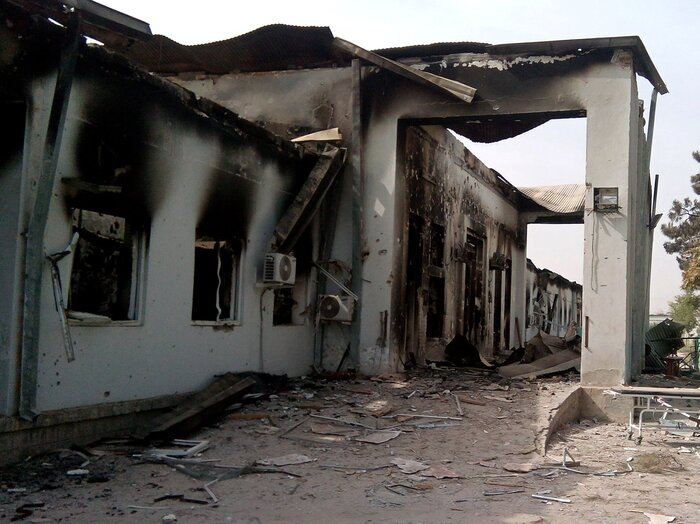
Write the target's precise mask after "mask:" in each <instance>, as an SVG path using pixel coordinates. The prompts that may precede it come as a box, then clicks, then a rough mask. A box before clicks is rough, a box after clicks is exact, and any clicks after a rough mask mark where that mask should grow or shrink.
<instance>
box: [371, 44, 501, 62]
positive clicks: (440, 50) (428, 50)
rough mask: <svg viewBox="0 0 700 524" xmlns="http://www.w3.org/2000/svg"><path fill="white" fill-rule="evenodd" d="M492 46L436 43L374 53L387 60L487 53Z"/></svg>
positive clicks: (392, 48) (391, 48)
mask: <svg viewBox="0 0 700 524" xmlns="http://www.w3.org/2000/svg"><path fill="white" fill-rule="evenodd" d="M489 47H491V44H485V43H482V42H436V43H434V44H418V45H411V46H405V47H387V48H385V49H374V50H373V52H374V53H377V54H378V55H382V56H383V57H385V58H391V59H392V60H393V59H396V58H408V57H431V56H444V55H455V54H458V53H486V50H487V49H488V48H489Z"/></svg>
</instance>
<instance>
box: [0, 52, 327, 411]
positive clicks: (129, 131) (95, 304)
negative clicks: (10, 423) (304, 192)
mask: <svg viewBox="0 0 700 524" xmlns="http://www.w3.org/2000/svg"><path fill="white" fill-rule="evenodd" d="M15 56H17V57H20V58H19V59H21V60H23V58H22V57H26V56H30V55H29V54H27V53H22V52H18V53H16V55H15ZM22 64H23V66H22V68H20V69H21V70H22V79H21V82H20V81H18V84H21V85H22V88H21V89H17V90H13V91H12V93H8V92H7V91H6V90H3V91H2V93H3V94H4V95H5V96H4V98H3V100H2V103H3V104H5V105H8V104H9V106H8V107H10V106H11V108H12V109H11V110H10V109H8V111H6V112H4V114H5V115H10V114H11V115H13V116H12V118H9V116H8V121H7V123H8V129H9V130H11V136H12V140H7V141H6V142H5V143H4V149H3V151H2V152H0V153H1V155H2V159H0V163H1V165H0V184H1V185H2V188H3V192H2V194H3V198H6V199H7V205H3V207H2V214H3V215H2V223H3V230H4V231H6V230H5V226H7V228H8V229H7V231H6V232H7V233H9V234H6V235H3V238H4V239H6V241H7V243H8V246H5V247H7V248H8V249H7V250H4V252H5V253H12V252H13V250H14V251H15V252H17V251H18V250H21V248H22V245H23V244H22V239H21V237H20V232H21V231H22V230H23V228H25V227H26V223H27V220H28V214H27V212H26V209H31V208H30V207H29V208H27V206H26V205H25V203H27V202H28V203H30V202H31V200H32V198H33V195H32V191H33V189H32V187H33V184H32V176H34V175H33V173H36V171H37V169H36V168H37V167H39V166H41V162H42V156H41V153H42V144H43V136H44V129H45V126H46V117H47V115H48V112H49V108H50V105H51V95H52V84H53V81H54V75H55V70H51V68H47V67H46V64H45V63H43V62H39V63H38V65H37V67H36V68H34V69H32V65H31V64H27V63H24V62H22ZM207 104H208V105H207ZM10 124H11V125H10ZM10 128H11V129H10ZM315 159H316V157H315V155H312V154H309V153H305V152H304V151H303V150H302V149H301V148H299V147H297V146H293V145H290V144H288V143H287V142H285V141H281V140H279V139H278V138H276V137H274V135H272V134H270V133H269V132H267V131H265V130H264V129H261V128H259V127H256V126H254V125H252V124H251V123H249V122H246V121H243V120H242V119H240V118H239V117H238V116H237V115H235V114H233V113H231V112H226V111H225V110H222V108H218V109H217V108H216V107H214V106H213V105H212V104H211V103H210V102H206V101H204V100H203V99H199V98H197V97H195V96H194V95H193V94H192V93H189V92H187V91H185V90H184V89H182V88H180V87H177V86H174V85H172V84H169V83H168V82H166V81H163V80H161V79H159V78H157V77H152V76H151V75H148V74H147V73H145V72H143V71H139V70H136V69H133V67H132V66H131V65H130V64H128V62H126V61H124V60H123V59H120V58H118V57H114V56H111V55H110V54H109V53H107V52H105V51H103V50H101V49H93V48H86V47H83V48H81V52H80V56H79V58H78V66H77V73H76V77H75V82H74V86H73V89H72V92H71V99H70V103H69V107H68V115H67V119H66V125H65V129H64V132H63V141H62V147H61V150H60V156H59V162H58V169H57V172H56V176H55V184H54V190H53V199H52V202H51V207H50V210H49V218H48V222H47V228H46V234H45V250H46V252H47V253H56V252H59V251H62V250H63V249H65V247H66V245H67V244H68V243H69V241H70V240H71V238H72V236H73V233H74V232H76V231H77V232H79V234H80V239H79V240H78V242H77V244H76V245H75V247H74V250H73V252H72V253H71V255H70V256H67V257H65V258H64V259H63V260H62V261H61V262H60V263H59V270H60V274H61V277H62V280H63V297H64V301H65V303H66V304H67V305H68V308H69V310H70V311H69V317H70V320H69V324H70V330H71V333H72V336H73V345H74V348H73V349H74V352H75V360H74V361H72V362H68V361H67V360H66V355H65V351H64V348H63V344H62V343H61V341H62V339H63V337H62V332H61V326H60V322H59V317H58V314H57V312H56V309H55V306H54V297H53V289H52V279H51V276H50V274H49V272H48V265H47V267H46V270H45V273H44V275H43V284H42V293H41V302H42V317H41V324H40V332H39V364H38V371H37V373H38V390H37V409H39V410H40V411H43V410H51V409H61V408H67V407H75V406H84V405H94V404H100V403H108V402H118V401H129V400H136V399H143V398H148V397H154V396H158V395H163V394H171V393H174V392H185V391H191V390H193V389H196V388H198V387H200V386H201V385H202V384H204V383H205V382H207V381H208V380H210V378H211V376H212V375H215V374H217V373H221V372H224V371H243V370H265V371H269V372H278V373H279V372H287V373H290V374H303V373H306V372H308V370H309V368H310V366H311V363H312V360H313V355H312V351H311V348H312V346H313V333H312V330H311V329H310V328H309V326H308V323H303V324H302V325H294V326H281V327H279V328H276V329H277V331H275V332H271V333H270V334H269V335H268V336H267V337H265V338H264V340H261V337H260V336H259V334H260V323H261V322H262V323H263V324H265V325H270V326H272V325H273V318H272V317H273V314H272V310H273V305H272V302H271V300H272V295H271V294H263V292H262V290H261V289H260V288H258V287H256V283H257V282H258V280H259V271H260V266H261V264H262V259H263V256H264V253H265V251H266V250H267V249H269V242H270V239H271V237H272V232H273V230H274V227H275V225H276V221H277V220H278V218H279V217H280V216H281V214H282V212H283V211H284V209H285V207H286V206H287V205H288V204H289V203H290V202H291V201H292V199H293V198H294V196H295V194H296V191H297V190H298V188H299V187H300V186H301V184H303V182H304V180H305V178H306V176H307V175H308V172H309V171H310V169H311V167H312V166H313V165H314V162H315ZM20 189H21V190H20ZM23 207H24V208H25V212H22V211H21V208H23ZM13 224H14V226H16V227H15V229H16V234H15V233H13V232H12V231H11V230H12V229H13V227H14V226H13ZM315 242H316V239H315V236H312V238H310V239H307V241H306V242H305V243H304V248H305V249H312V248H313V246H314V245H315ZM222 246H223V247H225V248H226V251H225V250H224V249H219V247H222ZM198 249H205V250H210V251H211V250H212V249H216V250H217V251H216V253H220V252H221V253H224V252H225V253H228V255H226V256H228V259H226V260H224V262H225V265H226V267H231V268H232V269H231V273H235V278H236V279H237V285H236V286H234V285H233V284H232V283H224V287H225V288H226V291H227V292H229V294H230V296H229V297H228V298H230V299H231V300H234V301H235V308H236V311H235V314H234V312H233V306H232V305H231V303H230V302H229V303H227V302H225V301H222V304H224V305H225V307H227V308H228V309H229V310H231V311H230V312H228V313H227V314H226V315H224V316H221V315H220V314H218V313H217V314H218V315H219V316H217V317H215V318H214V319H213V320H211V321H204V322H199V321H198V320H199V319H197V318H194V316H195V315H194V314H193V305H192V302H193V295H194V289H196V287H197V283H196V279H197V275H196V272H195V266H196V265H197V262H196V256H195V255H196V252H197V250H198ZM17 257H19V255H18V256H17ZM17 257H13V256H10V257H7V258H6V257H3V264H5V262H8V263H11V265H12V267H9V268H7V269H8V271H7V272H6V273H5V272H4V271H3V275H6V276H7V278H8V279H12V280H13V282H12V284H11V285H9V286H8V289H10V290H12V293H8V294H7V296H8V301H9V300H10V298H9V297H10V296H11V297H12V302H15V301H17V293H20V294H21V287H19V286H20V284H19V283H18V282H20V280H19V279H20V278H21V274H22V269H21V264H20V265H17V264H16V263H15V260H14V259H17V260H19V261H20V262H21V258H17ZM231 257H235V260H232V258H231ZM200 258H201V257H200ZM204 258H205V259H206V257H204ZM210 258H211V257H210ZM200 265H201V264H200ZM209 266H213V267H216V259H214V262H213V263H209ZM308 266H309V265H308V264H306V265H304V264H302V266H301V270H302V272H304V271H306V272H307V273H308V271H309V270H310V268H309V267H308ZM3 269H5V268H3ZM78 274H79V275H80V277H81V278H82V281H81V279H79V278H76V275H78ZM210 280H211V279H210ZM307 280H308V279H307ZM305 282H306V281H305ZM217 285H219V284H214V285H213V289H214V290H215V291H216V292H217V293H218V290H217ZM304 285H305V289H306V286H307V284H304ZM308 286H311V282H308ZM91 287H92V289H91ZM3 288H4V286H3ZM96 288H99V289H100V290H101V291H100V293H99V294H95V293H94V292H93V290H94V289H96ZM92 295H96V296H92ZM300 296H302V300H301V301H302V302H303V303H301V304H300V308H301V309H302V310H303V309H304V308H306V307H307V305H308V304H307V303H306V297H305V293H302V294H301V295H300ZM86 297H87V298H93V299H94V300H83V299H85V298H86ZM223 298H227V297H223ZM211 300H212V301H213V300H214V299H213V298H212V299H211ZM11 308H14V304H11V305H10V306H8V308H7V309H8V311H6V308H5V304H3V305H2V312H3V318H6V319H10V320H9V322H10V328H9V330H8V329H5V325H4V324H3V329H2V330H1V331H0V335H2V337H3V353H2V354H0V385H1V386H2V390H3V391H8V392H14V391H16V389H17V384H18V380H19V376H18V372H17V370H16V368H15V367H12V365H11V364H12V363H13V362H16V361H17V355H18V351H19V343H18V341H17V340H14V342H13V341H10V342H11V343H9V344H7V345H6V344H5V342H6V340H5V339H6V338H7V333H8V332H9V333H10V334H12V333H15V331H16V326H17V319H16V318H14V316H13V315H14V312H15V309H11ZM5 313H7V315H6V314H5ZM10 338H12V336H10ZM7 348H9V349H8V351H6V349H7ZM2 398H3V399H6V400H7V403H8V406H6V409H5V411H6V412H7V413H8V414H11V413H12V412H13V409H14V408H13V406H12V404H13V403H14V397H13V395H12V394H9V393H8V394H7V395H5V394H3V395H2Z"/></svg>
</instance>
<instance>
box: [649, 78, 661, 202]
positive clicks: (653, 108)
mask: <svg viewBox="0 0 700 524" xmlns="http://www.w3.org/2000/svg"><path fill="white" fill-rule="evenodd" d="M658 95H659V91H658V90H657V89H656V88H654V90H653V91H652V92H651V103H650V105H649V125H648V126H647V141H646V166H647V171H650V170H651V145H652V141H653V139H654V122H655V121H656V98H657V97H658ZM652 216H653V215H652Z"/></svg>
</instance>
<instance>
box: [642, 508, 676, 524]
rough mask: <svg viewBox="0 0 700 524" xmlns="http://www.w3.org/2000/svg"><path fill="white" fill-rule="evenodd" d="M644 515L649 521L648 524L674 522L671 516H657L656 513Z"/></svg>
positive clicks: (645, 513) (674, 518)
mask: <svg viewBox="0 0 700 524" xmlns="http://www.w3.org/2000/svg"><path fill="white" fill-rule="evenodd" d="M644 515H645V516H646V517H647V518H648V519H649V524H669V523H670V522H674V521H675V520H676V517H674V516H671V515H659V514H657V513H647V512H646V511H645V512H644Z"/></svg>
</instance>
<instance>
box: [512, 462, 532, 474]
mask: <svg viewBox="0 0 700 524" xmlns="http://www.w3.org/2000/svg"><path fill="white" fill-rule="evenodd" d="M503 469H505V470H506V471H510V472H511V473H531V472H533V471H535V470H537V469H540V466H539V465H538V464H533V463H530V462H526V463H524V464H515V463H508V464H503Z"/></svg>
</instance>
